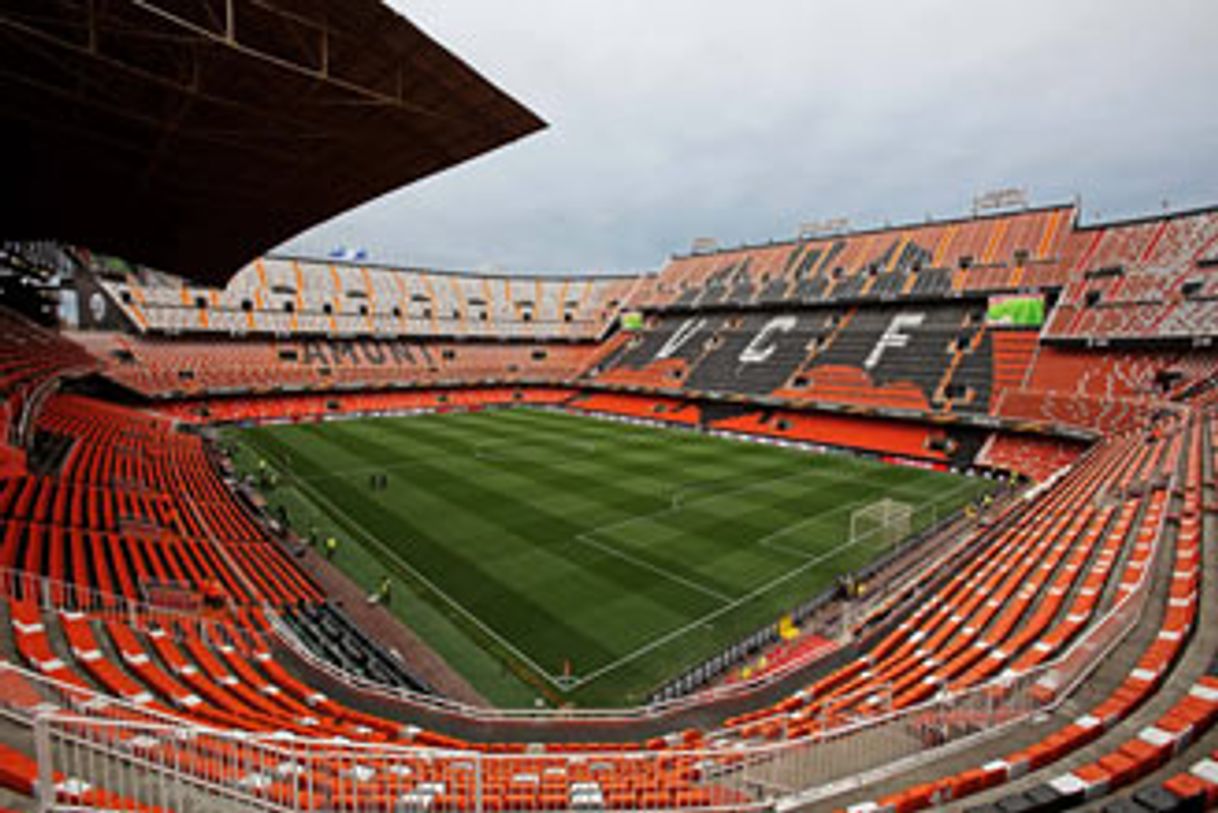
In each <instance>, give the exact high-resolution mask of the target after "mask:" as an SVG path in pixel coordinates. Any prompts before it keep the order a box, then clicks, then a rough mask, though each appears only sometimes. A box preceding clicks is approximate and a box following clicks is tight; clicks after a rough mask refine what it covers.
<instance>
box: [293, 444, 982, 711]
mask: <svg viewBox="0 0 1218 813" xmlns="http://www.w3.org/2000/svg"><path fill="white" fill-rule="evenodd" d="M505 442H506V443H510V441H505ZM589 442H590V443H591V444H592V445H593V446H595V441H589ZM492 443H493V442H492ZM640 445H641V444H640ZM470 446H471V447H472V449H473V451H474V452H477V448H478V444H470ZM272 456H275V455H272ZM472 456H473V457H475V459H479V460H487V461H490V460H493V458H488V457H478V456H477V455H476V454H474V455H472ZM835 459H836V458H835ZM425 462H426V461H407V462H404V463H400V464H389V465H385V466H369V467H361V468H359V469H354V470H346V471H343V472H334V473H330V474H326V475H319V476H317V477H315V478H301V477H297V476H295V475H294V474H292V473H291V471H290V469H286V471H287V473H288V475H289V476H290V477H292V479H295V480H297V482H300V483H301V485H302V486H305V487H306V488H308V489H309V490H310V491H311V492H313V493H314V494H316V495H317V496H318V497H319V498H320V499H322V500H323V501H324V502H325V503H326V504H327V505H329V506H330V507H331V508H333V509H334V510H335V511H336V512H337V513H339V514H340V515H342V516H343V517H345V518H346V519H347V520H348V522H350V523H351V524H352V525H354V526H355V528H356V529H357V530H358V531H359V532H360V534H361V535H363V536H364V537H365V539H367V540H368V541H370V542H372V543H373V544H374V545H376V546H377V547H379V548H381V549H382V550H384V551H386V552H387V553H388V554H389V555H390V556H392V558H393V559H394V560H395V561H397V562H398V563H399V564H401V565H402V566H403V567H404V568H406V569H407V570H409V571H410V572H411V574H413V575H414V576H415V577H416V578H418V579H419V580H420V581H422V582H423V583H424V584H426V585H427V586H428V588H429V589H431V590H433V591H434V592H435V593H436V595H438V596H440V597H441V598H442V599H444V601H445V602H447V603H448V604H449V605H450V606H452V607H453V608H454V609H456V610H457V611H458V612H460V613H461V614H462V615H463V616H465V617H466V618H468V619H469V620H470V621H471V622H472V623H474V625H475V626H477V627H478V628H479V629H480V630H482V631H483V632H484V633H486V634H487V635H489V636H490V637H491V638H493V639H494V640H495V641H496V642H498V643H499V644H500V645H501V646H503V647H504V648H505V649H506V650H508V651H509V652H511V653H512V654H513V655H515V656H516V657H518V658H519V659H520V660H521V661H523V662H524V663H525V664H527V665H528V666H529V667H530V668H531V669H533V671H534V672H536V673H537V674H538V675H539V676H541V677H542V678H544V679H545V680H546V681H547V682H548V683H550V685H552V686H554V687H555V688H557V689H561V690H563V691H569V690H571V689H574V688H577V687H579V686H582V685H585V684H587V683H590V682H591V681H593V680H596V679H599V678H600V677H602V676H603V675H605V674H608V673H609V672H611V671H614V670H616V669H618V668H619V667H621V666H623V665H625V664H626V663H629V662H631V661H634V660H637V659H638V658H639V657H641V656H642V655H645V654H647V653H648V652H650V651H652V650H654V649H656V648H658V647H659V646H662V645H664V644H666V643H668V642H669V641H671V640H675V639H676V638H679V637H681V636H683V635H685V634H687V633H688V632H690V631H691V630H693V629H695V628H697V627H700V626H703V625H705V624H707V623H709V622H710V621H713V620H714V619H716V618H719V617H720V616H722V615H724V614H725V613H726V612H728V611H730V610H732V609H735V608H736V607H739V606H741V605H742V604H744V603H746V602H748V601H751V600H752V599H754V598H756V597H758V596H760V595H763V594H765V593H767V592H769V591H770V590H772V589H773V588H775V587H777V586H778V585H780V584H783V583H784V582H786V581H789V580H790V579H792V578H794V577H795V576H797V575H799V574H801V573H803V572H804V571H806V570H807V569H809V568H810V567H812V566H813V565H816V564H819V563H821V562H823V561H825V560H826V559H828V558H831V557H833V556H836V555H838V554H839V553H840V552H841V551H843V550H845V549H847V548H849V547H852V546H853V545H855V544H857V543H858V542H859V541H860V540H849V539H848V540H846V541H845V542H844V543H842V544H840V545H838V546H836V547H834V548H832V549H830V550H828V551H824V552H822V553H821V554H818V555H814V556H812V557H810V558H808V554H807V553H806V552H796V550H795V549H793V548H787V547H786V546H779V545H774V544H773V543H768V542H767V540H768V539H771V538H774V537H776V536H778V535H781V534H783V533H785V532H787V531H789V530H790V529H791V528H793V527H796V526H799V525H802V524H804V523H807V522H811V521H812V520H815V519H823V518H824V517H825V516H829V515H831V514H834V513H837V512H840V511H842V510H845V509H846V508H848V507H850V506H851V505H857V504H859V503H862V502H867V500H866V499H864V500H857V501H855V502H853V503H850V504H848V505H846V506H839V507H838V508H834V509H830V510H829V511H826V512H821V513H819V514H814V515H812V516H810V517H805V518H803V519H800V520H797V521H796V522H794V523H792V524H791V525H788V526H785V527H784V528H780V529H778V530H777V531H773V532H771V533H770V534H767V535H766V536H764V537H762V538H760V539H758V540H754V542H753V543H752V544H754V545H760V546H762V547H765V548H766V549H768V550H774V551H778V552H782V553H786V554H788V555H791V556H793V557H796V558H799V559H802V560H803V562H802V564H800V565H799V566H798V567H796V568H794V569H793V570H790V571H788V572H786V573H784V574H781V575H780V576H777V577H776V578H774V579H772V580H770V581H768V582H765V583H764V584H762V585H760V586H759V587H757V588H754V589H753V590H752V591H750V592H748V593H746V594H744V595H742V596H739V597H737V598H732V597H731V596H728V595H726V594H724V593H721V592H719V591H717V590H714V589H713V588H709V587H706V586H705V585H700V584H698V583H696V582H693V581H691V580H688V579H686V578H685V577H683V576H681V575H679V574H676V573H673V572H671V571H668V570H666V569H664V568H661V567H659V566H657V565H653V564H652V563H650V562H647V561H645V560H642V559H637V558H636V557H633V556H632V555H630V554H627V553H625V552H623V551H620V550H618V549H616V548H614V547H612V546H609V545H605V544H603V543H599V542H595V541H593V540H591V539H590V538H589V536H590V535H591V534H596V533H600V532H601V531H604V530H607V529H611V528H618V527H623V526H626V525H629V524H631V523H633V522H638V521H642V520H647V519H654V518H656V517H659V516H664V515H667V514H674V513H680V512H681V511H683V510H684V509H685V508H686V507H688V506H690V505H697V504H698V503H700V502H703V501H705V500H709V499H713V498H719V497H724V496H729V495H732V494H738V493H742V492H746V491H751V490H753V489H756V488H761V487H763V486H768V485H772V484H773V483H776V482H781V481H784V480H791V479H795V478H796V477H802V476H804V475H808V474H810V475H812V476H814V477H818V478H822V479H830V480H833V481H835V482H838V483H854V482H859V481H861V480H863V479H865V477H862V476H860V477H847V476H842V475H840V474H836V473H834V472H832V471H822V470H819V469H812V468H809V469H804V470H801V471H798V472H793V473H791V474H785V475H779V476H777V477H772V478H768V479H766V480H760V481H753V482H750V483H748V484H746V485H744V486H740V487H738V488H732V489H728V490H726V491H717V490H713V489H711V490H707V491H706V493H705V494H704V495H702V496H698V497H696V498H694V499H692V500H689V501H683V500H682V497H683V496H684V495H685V494H687V493H690V492H698V491H702V490H703V488H700V486H708V485H713V484H715V483H719V482H735V481H736V480H737V479H738V478H734V477H733V478H717V479H714V480H702V481H699V480H693V481H688V482H687V483H682V484H680V485H679V486H678V488H677V490H676V491H674V492H673V494H672V497H671V498H670V504H669V505H668V506H667V507H666V508H661V509H659V510H657V511H653V512H649V513H646V514H639V515H636V516H633V517H627V518H625V519H623V520H617V521H614V522H610V523H606V524H605V525H599V526H596V527H594V528H590V529H588V530H587V531H583V532H581V533H579V534H576V535H575V536H574V537H573V538H572V539H573V540H574V541H577V542H580V543H581V544H586V545H591V546H593V547H596V548H598V549H600V550H602V551H604V552H605V553H608V554H610V555H614V556H618V557H619V558H622V559H625V560H628V561H633V563H634V564H637V565H639V566H641V567H645V568H647V569H649V570H652V571H653V572H655V573H657V574H658V575H661V576H663V577H664V578H667V579H669V580H672V581H675V582H678V583H682V584H684V585H685V586H686V587H689V588H691V589H694V590H697V591H699V592H702V593H704V594H706V595H711V596H714V597H715V598H717V599H719V600H721V601H724V602H726V603H724V604H723V605H721V606H720V607H717V608H716V609H714V610H712V611H711V612H709V613H707V614H706V615H703V616H701V617H699V618H697V619H694V620H693V621H691V622H689V623H688V624H685V625H683V626H681V627H678V628H676V629H674V630H672V631H670V632H668V633H665V634H664V635H661V636H659V637H657V638H655V639H652V640H651V641H649V642H648V643H646V644H644V645H643V646H641V647H639V648H638V649H635V650H633V651H632V652H629V653H627V654H626V655H624V656H622V657H621V658H618V659H617V660H615V661H612V662H611V663H608V664H606V665H604V666H602V667H600V668H598V669H596V670H594V671H593V672H590V673H588V674H587V675H583V676H581V677H578V678H568V677H565V676H564V677H562V678H556V677H555V676H553V675H551V674H550V673H549V672H547V671H546V670H544V669H542V668H541V667H539V666H538V665H537V664H536V662H535V661H533V660H532V658H530V657H529V656H527V655H525V654H524V653H523V652H521V651H520V649H519V648H517V647H516V646H515V645H514V644H512V643H511V642H510V641H508V640H507V639H506V638H504V637H503V636H502V635H500V634H499V633H498V632H496V631H495V630H493V629H492V628H491V627H490V626H489V625H487V624H486V623H485V622H483V621H482V620H481V619H479V618H478V617H477V616H476V615H474V614H473V613H472V612H470V611H469V610H468V609H466V608H465V607H464V606H463V605H461V604H460V603H459V602H457V601H456V599H454V598H452V597H451V596H449V595H448V594H447V593H445V592H444V591H443V590H441V589H440V588H439V587H437V586H436V585H435V584H434V583H433V582H432V581H431V580H430V579H428V578H427V577H426V576H423V574H421V573H419V571H417V570H416V569H415V568H414V567H413V566H411V565H410V564H409V563H408V562H406V561H405V560H403V559H401V558H400V557H399V556H397V555H396V554H395V553H393V552H392V550H390V549H387V548H385V547H384V546H383V544H381V543H380V542H379V541H378V540H376V539H375V537H373V536H372V535H371V534H370V533H369V532H368V531H367V530H366V529H365V528H364V527H363V526H362V525H361V524H360V523H359V522H358V521H357V520H355V519H354V518H352V517H351V516H350V515H349V514H348V513H346V512H345V511H343V510H342V509H341V508H339V507H338V506H336V505H335V504H334V503H332V502H330V501H329V500H328V499H327V498H325V497H324V496H322V495H321V494H320V493H318V492H317V490H316V489H315V488H314V487H313V486H312V485H311V484H309V483H306V482H305V480H306V479H318V480H321V479H332V478H333V477H335V476H340V475H343V474H351V473H357V472H365V471H367V472H372V471H377V472H379V471H385V470H387V469H397V468H409V467H410V466H414V465H419V464H422V463H425ZM839 462H844V463H846V464H847V467H848V468H849V469H852V470H864V473H865V472H866V470H867V469H868V468H869V467H867V466H865V465H864V464H863V462H862V461H860V460H852V459H850V458H842V459H841V460H840V461H839ZM967 485H969V481H968V480H967V479H966V480H965V481H964V482H962V483H960V484H958V485H957V486H955V487H954V488H952V489H951V490H949V491H948V492H947V493H946V494H945V495H941V496H940V498H939V499H937V500H932V501H931V502H930V503H929V504H935V503H939V502H942V501H943V500H944V499H945V497H946V495H947V494H955V493H957V492H958V491H960V490H962V489H963V488H964V487H965V486H967ZM909 490H914V491H916V490H917V489H916V488H901V487H896V488H893V489H890V490H888V491H885V492H884V493H885V494H894V493H895V494H903V493H905V492H906V491H909ZM926 504H927V503H924V504H923V505H926Z"/></svg>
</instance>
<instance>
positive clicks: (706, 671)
mask: <svg viewBox="0 0 1218 813" xmlns="http://www.w3.org/2000/svg"><path fill="white" fill-rule="evenodd" d="M860 510H865V509H860ZM919 510H926V511H927V512H928V513H929V514H930V516H931V524H930V525H929V526H927V527H925V528H923V529H921V530H919V531H917V532H916V533H912V534H910V533H908V528H909V526H908V524H906V526H905V528H906V533H905V535H904V536H903V537H899V538H898V539H897V540H896V541H895V542H890V543H889V544H890V545H891V547H890V548H889V549H888V550H887V552H885V553H883V554H881V555H880V556H879V557H878V558H876V559H874V560H872V561H871V562H869V563H868V564H867V565H866V566H864V567H863V568H862V569H860V570H857V571H853V572H852V573H851V574H850V575H852V576H853V578H854V579H855V581H856V582H858V583H866V582H868V580H870V578H871V577H872V576H873V575H874V574H876V573H878V572H880V571H881V570H883V569H884V568H885V567H887V566H888V565H889V564H890V563H891V562H892V560H893V559H895V558H897V557H899V556H901V555H902V554H904V553H906V552H907V551H908V550H909V549H910V548H913V547H916V546H918V545H921V544H922V543H923V542H925V541H926V540H927V539H929V538H931V537H933V536H934V535H936V534H938V533H940V532H942V531H943V530H944V529H946V528H948V527H950V526H951V525H952V524H953V523H955V522H956V521H957V520H958V519H959V518H960V516H962V512H960V511H957V512H956V513H955V514H953V515H952V516H949V517H946V518H944V519H938V520H937V521H936V519H935V518H936V517H937V512H935V511H934V510H933V506H931V507H930V508H929V509H927V508H926V507H925V506H924V507H923V508H922V509H919ZM854 526H855V523H854V522H853V521H852V523H851V527H852V528H854ZM878 533H880V531H879V530H878V529H874V530H873V531H872V532H870V533H857V534H856V532H855V531H854V530H852V531H851V541H852V542H865V541H869V539H870V537H871V535H872V534H878ZM952 550H953V551H955V550H956V546H952ZM923 572H925V570H924V569H919V570H918V571H917V573H918V574H919V575H920V574H921V573H923ZM912 584H913V579H912V578H911V576H910V574H906V575H905V576H904V577H899V578H897V579H896V580H894V582H893V584H891V585H889V586H887V587H885V588H884V589H883V590H882V591H881V593H880V595H882V596H891V595H892V594H893V593H894V592H900V591H904V590H906V589H908V588H909V587H910V586H911V585H912ZM838 597H839V588H838V586H837V585H833V586H831V587H828V588H826V589H824V590H822V591H821V592H820V593H818V594H817V595H815V596H813V597H812V598H810V599H808V600H807V601H805V602H803V603H802V604H800V605H798V606H796V607H795V608H793V609H792V610H791V612H790V613H788V615H787V617H788V618H789V619H790V623H791V624H792V625H794V626H796V627H799V628H800V633H801V636H806V635H817V636H819V637H821V638H825V639H828V640H833V639H836V640H838V641H839V642H840V643H846V642H848V641H849V640H850V638H852V636H853V633H854V628H855V627H856V626H857V625H859V624H861V623H862V622H863V621H864V620H865V618H866V617H867V616H868V615H869V614H870V612H869V610H865V609H863V607H866V608H872V607H875V606H877V605H876V604H875V602H874V601H872V602H869V603H867V604H865V605H861V604H858V603H857V602H855V603H852V604H851V606H850V607H847V606H845V604H843V613H842V614H841V616H840V617H838V618H837V619H831V620H829V621H828V622H827V623H824V624H821V625H818V626H816V627H814V628H810V627H806V623H807V621H808V619H809V618H811V617H812V616H813V614H815V613H816V612H817V611H819V610H821V609H823V608H824V607H826V606H828V605H830V604H832V603H833V601H834V600H836V599H837V598H838ZM782 640H783V623H782V621H774V622H771V623H770V624H767V625H766V626H764V627H762V628H761V629H759V630H757V631H756V632H754V633H751V634H750V635H747V636H745V637H744V638H742V639H740V640H739V641H737V642H736V643H734V644H732V645H730V646H727V647H724V648H723V650H722V651H721V652H719V653H718V654H716V655H714V656H713V657H711V658H708V659H706V660H705V661H703V662H702V663H700V664H698V665H697V666H694V667H693V668H691V669H688V670H686V671H685V672H683V673H682V674H681V675H680V676H678V677H676V678H674V679H672V680H670V681H668V682H667V683H665V684H664V686H663V687H661V688H660V689H659V690H657V691H656V692H655V693H654V694H652V696H651V702H652V703H653V704H664V703H666V702H668V701H671V700H674V699H676V698H680V697H684V696H685V695H688V694H690V693H691V692H697V691H699V690H700V689H702V688H703V687H705V686H706V685H707V684H709V683H711V682H713V681H716V680H718V679H719V678H721V677H723V676H724V675H725V674H727V673H728V672H730V671H731V670H733V669H735V668H738V667H741V666H744V665H746V664H747V663H748V662H749V661H750V660H751V659H753V658H755V657H757V656H758V655H759V654H761V653H762V652H763V651H765V650H766V649H767V648H769V647H772V646H774V645H776V644H778V643H779V642H780V641H782ZM806 665H807V664H806V663H805V662H803V661H794V662H791V663H789V664H784V665H783V666H782V667H780V668H779V669H778V670H776V672H777V673H776V674H775V675H774V676H773V677H774V678H779V677H786V675H788V674H789V673H790V672H791V671H794V670H796V669H799V668H801V667H803V666H806ZM700 697H701V695H700Z"/></svg>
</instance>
